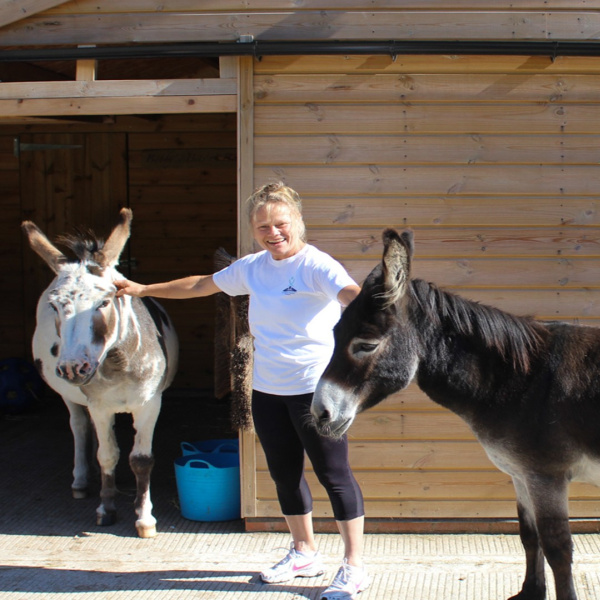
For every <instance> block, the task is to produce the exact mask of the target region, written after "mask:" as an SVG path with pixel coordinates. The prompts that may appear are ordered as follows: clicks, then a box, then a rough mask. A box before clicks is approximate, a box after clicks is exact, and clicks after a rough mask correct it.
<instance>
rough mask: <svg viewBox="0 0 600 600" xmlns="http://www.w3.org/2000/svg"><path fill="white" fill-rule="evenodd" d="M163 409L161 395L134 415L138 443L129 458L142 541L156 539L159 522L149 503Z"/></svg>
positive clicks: (137, 410) (136, 441) (137, 522)
mask: <svg viewBox="0 0 600 600" xmlns="http://www.w3.org/2000/svg"><path fill="white" fill-rule="evenodd" d="M160 405H161V396H160V394H158V395H157V396H155V397H154V398H152V400H150V401H149V402H147V403H146V404H144V405H143V406H141V407H140V408H138V409H136V410H135V411H133V426H134V427H135V440H134V443H133V448H132V450H131V454H130V455H129V465H130V466H131V470H132V471H133V473H134V474H135V479H136V486H137V493H136V496H135V513H136V515H137V521H136V522H135V528H136V529H137V532H138V535H139V536H140V537H141V538H150V537H154V536H155V535H156V519H155V518H154V516H153V515H152V501H151V499H150V475H151V474H152V468H153V467H154V456H153V454H152V438H153V436H154V427H155V425H156V420H157V419H158V414H159V412H160Z"/></svg>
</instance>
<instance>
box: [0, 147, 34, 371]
mask: <svg viewBox="0 0 600 600" xmlns="http://www.w3.org/2000/svg"><path fill="white" fill-rule="evenodd" d="M14 148H15V138H14V137H13V136H10V135H6V136H1V137H0V210H1V211H2V235H0V265H1V267H2V269H1V271H0V288H1V289H3V290H4V292H5V293H3V294H1V295H0V314H2V315H3V316H2V319H1V321H0V359H2V358H9V357H13V356H16V357H21V356H23V357H25V356H27V357H28V355H29V343H28V341H27V340H26V338H25V336H24V335H23V325H24V323H23V319H24V315H23V285H24V279H25V278H24V273H23V269H22V262H21V257H22V254H23V250H24V245H25V244H24V238H23V235H22V233H21V230H20V227H19V226H20V222H21V210H20V203H19V160H18V158H17V156H16V155H15V152H14Z"/></svg>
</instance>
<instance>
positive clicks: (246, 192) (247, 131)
mask: <svg viewBox="0 0 600 600" xmlns="http://www.w3.org/2000/svg"><path fill="white" fill-rule="evenodd" d="M253 68H254V59H253V58H252V57H250V56H243V57H240V58H238V114H237V117H238V206H239V211H238V256H243V255H244V254H248V253H249V252H252V235H251V233H250V230H249V228H248V225H247V219H246V213H245V201H246V199H247V198H248V196H250V194H252V192H253V191H254V89H253V88H254V76H253Z"/></svg>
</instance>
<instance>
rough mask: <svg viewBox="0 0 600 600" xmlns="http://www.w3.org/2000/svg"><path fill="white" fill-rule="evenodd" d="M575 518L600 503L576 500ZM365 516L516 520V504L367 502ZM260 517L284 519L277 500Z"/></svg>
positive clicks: (595, 510) (317, 507)
mask: <svg viewBox="0 0 600 600" xmlns="http://www.w3.org/2000/svg"><path fill="white" fill-rule="evenodd" d="M569 513H570V516H571V518H572V519H583V518H594V519H595V518H598V517H600V502H597V501H596V500H573V501H571V502H570V503H569ZM365 514H366V518H367V520H368V519H369V518H374V519H375V518H398V519H411V518H412V519H427V518H430V519H434V518H435V519H516V518H517V508H516V502H511V501H510V500H496V501H493V500H490V501H487V502H482V501H481V500H471V501H466V500H456V501H453V500H447V501H441V500H431V501H424V500H414V501H413V500H407V501H377V500H368V499H367V500H366V502H365ZM313 515H314V516H315V517H316V518H325V517H326V518H332V517H333V513H332V511H331V505H330V504H329V502H327V501H324V500H323V501H316V502H315V503H314V507H313ZM256 516H258V517H281V509H280V508H279V504H278V503H277V501H274V500H272V501H258V502H257V513H256Z"/></svg>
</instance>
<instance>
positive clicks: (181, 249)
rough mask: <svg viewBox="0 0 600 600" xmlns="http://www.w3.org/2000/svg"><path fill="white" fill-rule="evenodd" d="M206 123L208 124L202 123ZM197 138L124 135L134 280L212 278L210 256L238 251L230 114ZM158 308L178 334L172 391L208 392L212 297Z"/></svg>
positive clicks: (191, 134) (178, 132)
mask: <svg viewBox="0 0 600 600" xmlns="http://www.w3.org/2000/svg"><path fill="white" fill-rule="evenodd" d="M210 121H211V119H210V118H207V122H210ZM204 129H205V130H204V131H202V132H197V131H193V130H191V131H189V130H186V126H185V124H183V125H182V126H180V128H174V129H172V130H171V131H165V132H160V133H156V132H153V133H132V134H130V135H129V193H130V205H131V208H132V209H133V212H134V215H135V221H134V224H135V226H136V230H135V231H136V235H135V236H132V239H131V254H132V257H133V258H134V259H135V267H134V269H133V270H132V277H134V278H136V279H137V280H139V281H143V282H148V283H150V282H153V281H165V280H169V279H176V278H179V277H186V276H188V275H194V274H205V273H212V272H213V271H214V267H213V255H214V252H215V250H216V249H217V248H219V247H224V248H225V249H226V250H227V251H228V252H229V253H230V254H235V252H236V233H237V208H236V189H237V188H236V169H237V154H236V133H235V115H229V119H227V120H226V121H224V122H222V121H221V120H217V121H214V125H213V127H209V128H206V127H205V128H204ZM162 303H163V304H164V306H165V307H166V308H167V310H168V311H169V314H170V315H171V317H172V319H173V321H174V323H175V326H176V328H177V331H178V334H179V341H180V367H179V372H178V375H177V379H176V381H175V382H174V386H175V387H183V388H198V387H200V388H208V389H211V388H212V387H213V373H214V334H215V330H214V319H215V301H214V298H205V299H198V300H188V301H173V300H171V301H168V300H163V301H162Z"/></svg>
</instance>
